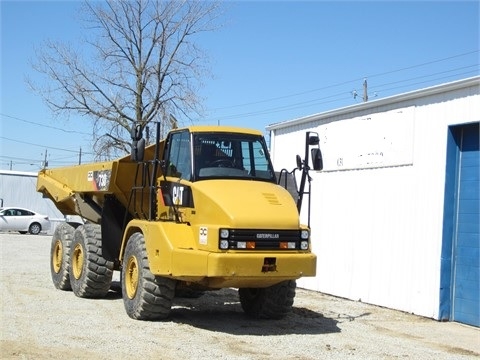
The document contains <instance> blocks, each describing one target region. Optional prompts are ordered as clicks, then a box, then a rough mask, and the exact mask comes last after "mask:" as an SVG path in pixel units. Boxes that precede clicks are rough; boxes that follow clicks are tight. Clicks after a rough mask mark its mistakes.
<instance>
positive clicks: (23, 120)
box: [0, 113, 92, 136]
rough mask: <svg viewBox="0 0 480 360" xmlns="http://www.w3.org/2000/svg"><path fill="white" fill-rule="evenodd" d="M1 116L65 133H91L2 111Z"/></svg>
mask: <svg viewBox="0 0 480 360" xmlns="http://www.w3.org/2000/svg"><path fill="white" fill-rule="evenodd" d="M0 115H1V116H4V117H7V118H10V119H14V120H18V121H22V122H24V123H27V124H33V125H37V126H41V127H45V128H49V129H54V130H58V131H63V132H65V133H70V134H80V135H88V136H91V135H92V134H89V133H86V132H82V131H77V130H66V129H64V128H59V127H56V126H49V125H45V124H40V123H37V122H34V121H29V120H25V119H20V118H18V117H16V116H11V115H7V114H3V113H0Z"/></svg>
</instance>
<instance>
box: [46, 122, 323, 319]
mask: <svg viewBox="0 0 480 360" xmlns="http://www.w3.org/2000/svg"><path fill="white" fill-rule="evenodd" d="M141 133H142V131H141V128H140V126H136V127H134V129H133V130H132V154H130V155H129V156H126V157H123V158H120V159H117V160H113V161H108V162H96V163H90V164H83V165H78V166H70V167H63V168H54V169H44V170H41V171H40V172H39V174H38V183H37V191H39V192H41V193H43V195H44V196H46V197H48V198H50V199H51V200H52V201H53V202H54V203H55V205H56V206H57V208H58V209H59V210H60V211H61V212H62V213H63V214H64V215H79V216H81V217H82V218H83V219H85V223H84V224H81V225H79V226H72V225H70V224H68V223H63V224H61V225H59V226H57V228H56V229H55V232H54V235H53V237H52V243H51V261H50V267H51V275H52V281H53V283H54V285H55V287H56V288H58V289H60V290H73V292H74V294H75V295H76V296H79V297H84V298H99V297H104V296H105V295H106V294H107V293H108V292H109V291H110V288H111V285H112V277H113V273H114V271H119V272H120V279H121V288H122V297H123V301H124V305H125V310H126V312H127V314H128V315H129V316H130V317H131V318H133V319H139V320H156V319H165V318H167V317H168V316H169V314H170V312H171V307H172V302H173V301H174V298H175V295H177V296H180V295H182V294H183V295H186V294H189V295H192V296H193V295H198V296H199V295H200V294H203V292H205V291H208V290H216V289H220V288H226V287H228V288H235V289H238V293H239V298H240V303H241V306H242V308H243V310H244V311H245V312H246V313H247V314H248V315H250V316H253V317H257V318H281V317H283V316H285V315H286V314H287V313H288V312H289V311H290V310H291V308H292V305H293V301H294V297H295V289H296V279H298V278H300V277H302V276H314V275H315V271H316V256H315V255H314V254H313V253H312V252H311V244H310V229H309V227H308V226H307V225H301V224H300V221H299V206H298V204H296V203H295V200H294V199H293V198H292V196H291V194H290V193H289V192H288V191H287V190H286V189H285V188H284V187H283V186H281V185H279V184H278V183H277V176H276V174H275V172H274V169H273V167H272V163H271V161H270V157H269V153H268V148H267V144H266V142H265V140H264V138H263V136H262V134H261V132H259V131H256V130H250V129H244V128H236V127H221V126H192V127H188V128H182V129H175V130H172V131H171V132H170V133H169V134H168V135H167V136H166V138H165V139H164V140H162V141H158V142H157V143H155V144H153V145H150V146H148V147H145V141H144V139H143V138H142V134H141ZM159 133H160V132H159V125H157V138H158V137H159ZM311 144H318V138H317V139H316V138H315V136H314V135H312V134H307V144H306V145H305V146H306V147H309V146H310V145H311ZM316 154H318V153H315V155H314V152H313V149H312V156H314V157H315V159H317V158H318V156H317V155H316ZM306 156H308V152H307V151H306ZM317 160H318V159H317ZM297 163H298V164H297V166H298V168H299V169H300V168H301V170H302V172H303V174H304V176H303V178H302V180H304V179H305V176H308V169H309V166H308V159H307V161H306V162H305V161H303V162H302V161H301V160H299V157H298V156H297ZM315 163H316V161H314V164H315ZM317 167H318V166H317ZM303 183H304V181H303ZM303 193H304V191H303V188H302V189H301V192H300V198H301V195H302V194H303Z"/></svg>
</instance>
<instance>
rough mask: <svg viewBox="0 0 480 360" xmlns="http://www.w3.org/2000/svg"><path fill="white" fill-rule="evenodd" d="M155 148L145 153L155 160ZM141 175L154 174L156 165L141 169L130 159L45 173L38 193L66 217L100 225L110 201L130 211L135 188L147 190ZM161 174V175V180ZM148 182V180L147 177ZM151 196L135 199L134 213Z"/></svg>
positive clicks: (39, 178) (38, 182) (58, 169)
mask: <svg viewBox="0 0 480 360" xmlns="http://www.w3.org/2000/svg"><path fill="white" fill-rule="evenodd" d="M153 149H154V146H150V147H147V149H146V150H145V157H146V160H148V159H149V158H150V159H152V158H153V155H154V154H153V152H154V151H153ZM141 172H147V173H148V174H151V173H152V165H151V164H150V165H148V163H147V166H145V165H140V164H139V163H137V162H134V161H132V160H131V159H130V156H126V157H123V158H120V159H117V160H113V161H106V162H95V163H88V164H82V165H76V166H68V167H60V168H55V169H43V170H41V171H40V172H39V173H38V180H37V191H38V192H41V193H42V194H43V195H44V196H45V197H48V198H50V199H51V200H52V201H53V202H54V203H55V205H56V206H57V208H58V209H59V211H60V212H62V214H64V215H80V216H82V217H83V218H85V219H88V220H90V221H92V222H94V223H99V222H100V219H101V213H102V208H103V204H104V202H105V199H106V197H110V198H112V197H114V198H115V199H116V200H117V201H119V202H120V203H121V205H123V207H125V208H127V207H128V205H129V200H130V198H131V194H132V188H136V187H138V188H141V187H145V185H148V184H145V183H143V184H142V183H141V182H142V178H143V177H142V176H141V175H142V174H141ZM159 173H160V170H158V171H157V176H158V174H159ZM147 179H148V177H147ZM147 195H148V194H147V193H143V196H138V197H133V198H132V202H130V209H131V210H132V211H133V209H135V208H138V207H139V206H141V205H142V204H143V203H144V202H146V201H147Z"/></svg>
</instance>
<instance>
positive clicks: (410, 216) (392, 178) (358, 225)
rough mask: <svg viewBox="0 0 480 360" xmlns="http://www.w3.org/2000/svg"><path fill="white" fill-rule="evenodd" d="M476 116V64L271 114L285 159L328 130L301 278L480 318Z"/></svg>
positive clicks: (280, 163) (308, 284)
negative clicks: (306, 268) (327, 106)
mask: <svg viewBox="0 0 480 360" xmlns="http://www.w3.org/2000/svg"><path fill="white" fill-rule="evenodd" d="M479 120H480V77H478V76H477V77H473V78H468V79H464V80H460V81H455V82H451V83H447V84H443V85H439V86H434V87H430V88H426V89H422V90H418V91H412V92H408V93H404V94H400V95H397V96H392V97H388V98H385V99H379V100H375V101H370V102H366V103H361V104H358V105H354V106H349V107H345V108H341V109H337V110H332V111H327V112H324V113H319V114H315V115H311V116H307V117H304V118H299V119H295V120H290V121H285V122H281V123H277V124H273V125H270V126H268V127H267V130H268V131H270V141H271V144H270V147H271V156H272V160H273V163H274V166H275V169H277V170H280V169H282V168H287V169H290V170H291V169H292V168H293V167H295V155H296V154H299V155H300V156H301V157H302V158H303V157H304V152H305V150H304V146H305V145H304V144H305V133H306V131H313V132H317V133H318V134H319V136H320V147H321V150H322V154H323V163H324V168H323V170H322V171H320V172H315V171H311V173H310V175H311V177H312V182H311V195H310V196H311V197H310V200H311V228H312V243H313V251H314V252H315V253H316V255H317V276H316V277H314V278H303V279H300V280H299V281H298V285H299V286H301V287H304V288H308V289H313V290H317V291H321V292H324V293H328V294H332V295H335V296H339V297H344V298H349V299H353V300H358V301H363V302H366V303H371V304H376V305H380V306H385V307H389V308H393V309H398V310H402V311H406V312H410V313H414V314H418V315H422V316H426V317H430V318H434V319H438V320H452V321H458V322H462V323H467V324H471V325H474V326H480V300H479V299H480V297H479V294H480V288H479V274H480V267H479V261H480V260H479V259H480V256H479V243H480V237H479V218H480V215H479V207H480V206H479V188H480V182H479V177H480V176H479V174H480V171H479V163H480V158H479ZM307 196H308V195H307ZM307 202H308V198H306V199H304V201H303V207H302V219H303V220H304V222H305V223H306V222H307V221H306V216H307V212H306V209H307Z"/></svg>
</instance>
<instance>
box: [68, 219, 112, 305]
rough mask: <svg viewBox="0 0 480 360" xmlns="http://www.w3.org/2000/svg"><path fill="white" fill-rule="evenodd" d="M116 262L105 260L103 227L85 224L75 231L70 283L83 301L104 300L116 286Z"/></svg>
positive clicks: (71, 253) (71, 251) (71, 255)
mask: <svg viewBox="0 0 480 360" xmlns="http://www.w3.org/2000/svg"><path fill="white" fill-rule="evenodd" d="M112 276H113V262H112V261H107V260H105V259H104V258H103V257H102V236H101V231H100V225H96V224H85V225H82V226H79V227H78V228H77V229H76V230H75V232H74V237H73V241H72V245H71V249H70V283H71V285H72V290H73V292H74V294H75V295H76V296H78V297H81V298H102V297H104V296H105V295H107V293H108V291H109V290H110V286H111V285H112Z"/></svg>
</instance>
